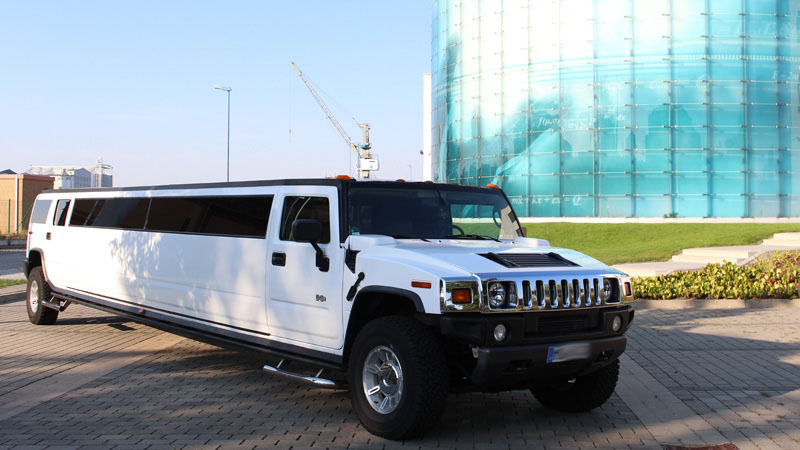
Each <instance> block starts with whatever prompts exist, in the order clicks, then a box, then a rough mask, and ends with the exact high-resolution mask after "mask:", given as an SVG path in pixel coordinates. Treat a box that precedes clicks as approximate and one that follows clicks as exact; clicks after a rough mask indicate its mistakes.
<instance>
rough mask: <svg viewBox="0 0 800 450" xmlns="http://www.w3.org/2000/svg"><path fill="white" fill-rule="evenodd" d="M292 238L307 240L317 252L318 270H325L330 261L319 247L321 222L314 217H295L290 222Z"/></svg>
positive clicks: (299, 240)
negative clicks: (295, 218)
mask: <svg viewBox="0 0 800 450" xmlns="http://www.w3.org/2000/svg"><path fill="white" fill-rule="evenodd" d="M292 239H294V240H295V241H298V242H308V243H310V244H311V246H312V247H314V250H315V251H316V252H317V267H318V268H319V270H320V272H327V271H328V269H329V268H330V265H331V261H330V259H328V257H327V256H325V252H323V251H322V249H321V248H320V246H319V244H317V242H319V240H320V239H322V222H321V221H319V220H316V219H297V220H295V221H294V222H292Z"/></svg>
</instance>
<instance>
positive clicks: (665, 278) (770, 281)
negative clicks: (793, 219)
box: [633, 251, 800, 299]
mask: <svg viewBox="0 0 800 450" xmlns="http://www.w3.org/2000/svg"><path fill="white" fill-rule="evenodd" d="M633 285H634V295H635V296H636V298H651V299H672V298H708V299H715V298H741V299H749V298H800V252H798V251H792V252H783V253H776V254H773V255H772V256H770V257H768V258H762V259H758V260H756V261H754V262H752V263H750V264H748V265H746V266H741V267H740V266H737V265H736V264H733V263H725V264H709V265H707V266H706V267H704V268H703V269H701V270H697V271H691V272H676V273H672V274H669V275H662V276H658V277H644V278H636V279H635V280H634V283H633Z"/></svg>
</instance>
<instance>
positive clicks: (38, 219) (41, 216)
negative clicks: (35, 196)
mask: <svg viewBox="0 0 800 450" xmlns="http://www.w3.org/2000/svg"><path fill="white" fill-rule="evenodd" d="M51 203H52V201H50V200H36V202H34V203H33V211H32V212H31V220H30V223H44V222H45V221H46V220H47V213H48V212H50V204H51Z"/></svg>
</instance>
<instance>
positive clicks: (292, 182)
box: [43, 178, 494, 194]
mask: <svg viewBox="0 0 800 450" xmlns="http://www.w3.org/2000/svg"><path fill="white" fill-rule="evenodd" d="M345 183H358V184H362V183H370V184H372V183H375V184H378V183H380V184H396V185H398V186H407V185H409V184H414V185H419V186H420V187H427V186H430V187H434V186H441V185H442V184H443V183H431V182H429V181H428V182H421V181H411V182H407V181H404V180H396V181H392V180H365V181H357V180H354V179H339V178H294V179H283V180H253V181H232V182H228V183H224V182H221V183H193V184H163V185H157V186H130V187H117V188H115V187H108V188H75V189H55V190H52V191H46V192H43V194H44V193H54V194H61V193H69V192H80V193H85V192H125V191H160V190H172V189H176V190H177V189H215V188H237V187H257V186H341V185H343V184H345ZM447 186H454V187H455V186H458V187H463V188H472V189H476V188H477V189H481V188H483V189H486V187H483V186H465V185H455V184H452V183H451V184H448V185H447ZM490 187H494V186H493V185H491V186H490Z"/></svg>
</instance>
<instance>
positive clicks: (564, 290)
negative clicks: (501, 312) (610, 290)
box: [521, 277, 620, 309]
mask: <svg viewBox="0 0 800 450" xmlns="http://www.w3.org/2000/svg"><path fill="white" fill-rule="evenodd" d="M612 283H615V284H614V290H615V295H614V296H612V298H614V297H615V298H614V301H611V302H604V301H603V299H602V293H601V292H600V291H601V289H602V285H603V279H602V278H601V277H599V278H561V279H543V280H524V281H522V302H521V303H522V305H521V306H522V307H523V309H566V308H585V307H591V306H602V305H604V304H607V303H608V304H615V303H619V302H620V296H619V291H620V286H619V283H618V282H617V281H616V280H612Z"/></svg>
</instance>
